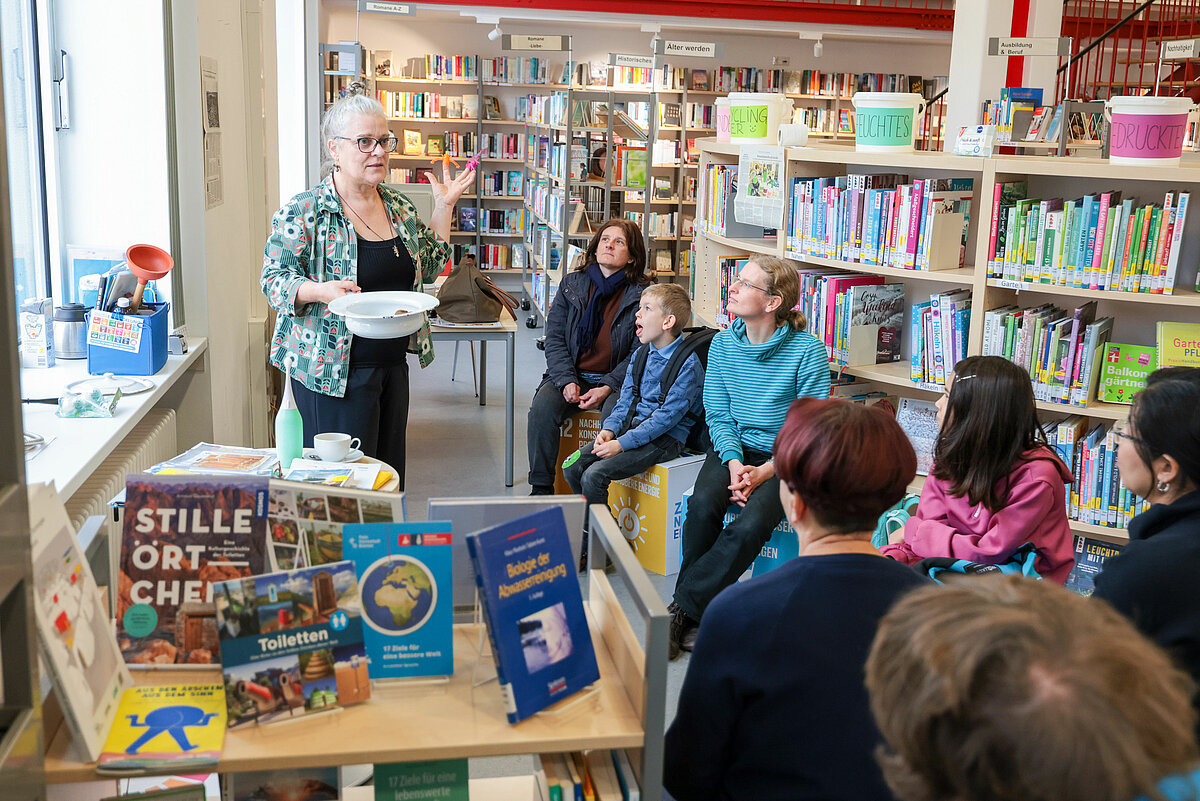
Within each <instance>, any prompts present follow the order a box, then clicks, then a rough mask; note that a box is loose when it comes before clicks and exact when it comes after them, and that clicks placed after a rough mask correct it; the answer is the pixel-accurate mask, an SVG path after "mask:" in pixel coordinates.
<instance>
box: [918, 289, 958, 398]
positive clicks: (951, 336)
mask: <svg viewBox="0 0 1200 801" xmlns="http://www.w3.org/2000/svg"><path fill="white" fill-rule="evenodd" d="M909 322H910V324H911V328H912V330H911V332H910V334H909V339H908V367H909V375H908V377H909V378H910V379H911V380H913V381H915V382H917V383H918V384H927V385H930V384H931V385H941V386H945V384H946V379H947V378H948V377H949V375H950V373H952V372H953V371H954V365H956V364H958V362H959V360H960V359H962V358H963V357H964V356H966V355H967V332H968V331H969V330H970V327H971V291H970V290H968V289H956V290H952V291H950V292H937V293H933V294H931V295H930V296H929V300H927V301H923V302H920V303H914V304H913V305H912V308H911V309H909Z"/></svg>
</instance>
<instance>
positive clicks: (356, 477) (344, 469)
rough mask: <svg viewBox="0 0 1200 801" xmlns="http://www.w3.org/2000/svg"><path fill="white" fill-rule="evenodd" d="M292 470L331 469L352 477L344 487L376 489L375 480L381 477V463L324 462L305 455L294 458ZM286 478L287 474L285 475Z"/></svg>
mask: <svg viewBox="0 0 1200 801" xmlns="http://www.w3.org/2000/svg"><path fill="white" fill-rule="evenodd" d="M291 470H303V471H305V472H309V471H313V470H321V471H325V470H330V471H334V472H340V473H342V474H345V475H349V476H350V479H349V480H348V481H347V482H346V483H345V484H343V485H342V486H343V487H357V488H358V489H374V487H375V480H376V479H377V478H379V463H378V462H375V463H373V464H363V463H360V462H322V461H319V460H317V459H306V458H304V457H303V456H298V457H296V458H295V459H293V460H292V464H291V469H290V470H289V471H288V472H289V474H290V473H291ZM284 478H285V479H286V478H287V476H286V475H285V476H284Z"/></svg>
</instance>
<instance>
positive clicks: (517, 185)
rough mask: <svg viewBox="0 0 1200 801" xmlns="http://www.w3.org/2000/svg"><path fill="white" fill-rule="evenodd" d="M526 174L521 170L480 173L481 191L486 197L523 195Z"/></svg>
mask: <svg viewBox="0 0 1200 801" xmlns="http://www.w3.org/2000/svg"><path fill="white" fill-rule="evenodd" d="M524 187H525V174H524V173H523V172H522V171H521V170H495V171H493V172H483V173H480V174H479V193H480V194H481V195H483V196H484V197H521V195H522V193H523V191H524Z"/></svg>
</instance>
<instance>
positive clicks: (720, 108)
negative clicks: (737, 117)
mask: <svg viewBox="0 0 1200 801" xmlns="http://www.w3.org/2000/svg"><path fill="white" fill-rule="evenodd" d="M714 105H715V106H716V109H717V110H716V115H717V141H718V142H728V141H729V98H728V97H718V98H717V100H716V103H714Z"/></svg>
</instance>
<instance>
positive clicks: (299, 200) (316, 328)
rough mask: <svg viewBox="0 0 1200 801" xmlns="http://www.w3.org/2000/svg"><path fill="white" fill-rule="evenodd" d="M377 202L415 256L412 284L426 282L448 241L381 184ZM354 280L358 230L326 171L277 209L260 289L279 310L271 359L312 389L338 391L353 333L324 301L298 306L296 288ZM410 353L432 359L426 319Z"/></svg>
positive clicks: (446, 252) (441, 263) (425, 361)
mask: <svg viewBox="0 0 1200 801" xmlns="http://www.w3.org/2000/svg"><path fill="white" fill-rule="evenodd" d="M379 193H380V195H382V196H383V202H384V204H385V205H386V206H387V208H388V211H390V212H391V215H392V222H393V223H394V224H395V226H396V231H397V232H398V233H399V234H400V238H401V240H402V241H403V242H404V246H405V247H407V248H408V252H409V253H410V254H412V256H413V261H414V262H416V265H417V271H416V281H415V282H414V285H413V291H415V292H420V291H421V287H422V280H424V281H432V280H433V279H434V278H435V277H436V276H437V275H438V273H440V272H441V271H442V269H443V268H444V267H445V266H446V263H447V262H448V261H449V260H450V256H451V254H452V252H453V251H452V249H451V246H450V245H449V243H447V242H443V241H441V240H440V239H438V238H437V235H436V234H435V233H434V232H433V230H432V229H430V228H429V226H427V225H425V223H423V222H422V221H421V219H420V218H419V217H418V216H417V211H416V208H415V207H414V206H413V204H412V203H411V202H410V201H409V200H408V198H406V197H404V195H402V194H400V193H399V192H396V191H394V190H392V189H389V188H387V187H386V186H381V187H379ZM344 279H349V280H351V281H357V279H358V236H357V234H356V233H355V231H354V227H353V226H352V225H351V224H350V221H349V220H348V219H347V218H346V216H345V215H344V214H343V213H342V204H341V201H340V200H339V199H338V196H337V193H336V192H335V191H334V188H333V178H332V176H330V177H328V178H326V179H325V180H324V181H322V182H321V183H320V184H318V185H317V186H316V187H314V188H313V189H309V190H308V191H305V192H301V193H300V194H298V195H296V196H295V197H294V198H292V199H291V200H289V201H288V202H287V203H286V204H285V205H284V207H283V208H281V209H280V210H279V211H277V212H275V216H274V217H273V218H272V219H271V235H270V237H268V239H267V246H266V248H265V250H264V255H263V269H262V279H261V283H262V289H263V294H264V295H266V296H267V302H268V303H270V304H271V307H272V308H273V309H275V311H276V312H277V313H278V317H277V318H276V320H275V333H274V336H273V337H272V338H271V364H273V365H275V366H276V367H278V368H279V369H280V370H284V371H286V369H287V368H288V367H290V368H291V370H292V376H293V377H294V378H295V379H296V380H298V381H300V382H301V383H303V384H304V386H306V387H308V388H309V389H310V390H312V391H314V392H320V393H323V394H325V395H333V396H335V397H339V398H340V397H342V396H343V395H344V394H345V393H346V379H347V377H348V376H347V373H348V372H349V367H350V342H351V340H352V339H353V335H352V334H351V333H350V332H349V331H347V330H346V323H345V322H344V321H343V319H342V318H341V317H340V316H338V315H335V314H330V313H329V311H328V309H327V307H326V305H325V304H324V303H308V304H303V305H301V306H299V307H297V306H296V290H297V289H299V287H300V284H302V283H304V282H305V281H318V282H320V281H337V280H344ZM409 343H410V344H409V352H410V353H416V354H417V356H418V358H419V359H420V362H421V366H422V367H427V366H428V365H429V363H430V362H432V361H433V340H432V339H431V338H430V335H429V323H428V321H426V324H425V325H424V326H422V328H421V330H420V331H418V332H417V333H416V334H415V335H413V336H412V337H411V338H410V339H409Z"/></svg>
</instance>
